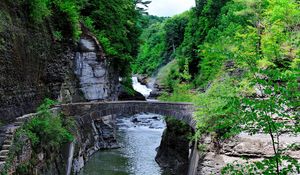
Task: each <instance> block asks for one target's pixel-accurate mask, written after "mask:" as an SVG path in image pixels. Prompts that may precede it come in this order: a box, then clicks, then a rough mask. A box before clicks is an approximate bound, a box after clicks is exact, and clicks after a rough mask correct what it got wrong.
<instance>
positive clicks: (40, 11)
mask: <svg viewBox="0 0 300 175" xmlns="http://www.w3.org/2000/svg"><path fill="white" fill-rule="evenodd" d="M29 3H30V4H29V6H30V16H31V18H32V19H33V21H35V22H36V23H41V22H43V21H44V19H45V18H46V17H48V16H50V15H51V10H50V9H49V6H50V0H31V1H29Z"/></svg>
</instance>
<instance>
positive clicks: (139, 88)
mask: <svg viewBox="0 0 300 175" xmlns="http://www.w3.org/2000/svg"><path fill="white" fill-rule="evenodd" d="M132 86H133V89H134V90H136V91H137V92H139V93H141V94H142V95H143V96H144V97H146V98H147V97H148V96H149V95H150V93H151V92H152V89H149V88H147V86H145V85H142V84H141V83H140V82H139V81H138V78H137V77H132Z"/></svg>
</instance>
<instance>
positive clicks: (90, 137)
mask: <svg viewBox="0 0 300 175" xmlns="http://www.w3.org/2000/svg"><path fill="white" fill-rule="evenodd" d="M88 118H89V117H85V118H83V119H82V118H80V119H78V120H77V127H78V128H77V129H78V131H77V136H76V140H75V151H74V155H73V157H74V159H73V163H72V164H73V165H72V172H74V173H78V172H79V171H80V170H81V169H82V168H83V166H84V165H85V163H86V162H87V161H88V160H89V159H90V157H91V156H92V155H93V154H94V153H95V152H96V151H98V150H100V149H110V148H118V147H119V144H118V143H117V140H116V126H115V119H114V116H105V117H102V118H101V119H100V120H96V121H92V120H89V119H88Z"/></svg>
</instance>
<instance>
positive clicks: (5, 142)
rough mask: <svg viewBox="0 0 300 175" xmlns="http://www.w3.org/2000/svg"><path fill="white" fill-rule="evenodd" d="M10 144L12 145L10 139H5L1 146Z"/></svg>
mask: <svg viewBox="0 0 300 175" xmlns="http://www.w3.org/2000/svg"><path fill="white" fill-rule="evenodd" d="M11 143H12V140H10V139H6V140H4V142H3V144H6V145H8V144H11Z"/></svg>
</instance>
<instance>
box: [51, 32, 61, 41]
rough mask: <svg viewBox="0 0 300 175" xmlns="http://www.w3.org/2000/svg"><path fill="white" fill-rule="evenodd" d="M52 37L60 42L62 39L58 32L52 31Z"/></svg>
mask: <svg viewBox="0 0 300 175" xmlns="http://www.w3.org/2000/svg"><path fill="white" fill-rule="evenodd" d="M53 36H54V39H55V40H56V41H62V39H63V36H62V33H61V32H60V31H54V32H53Z"/></svg>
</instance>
